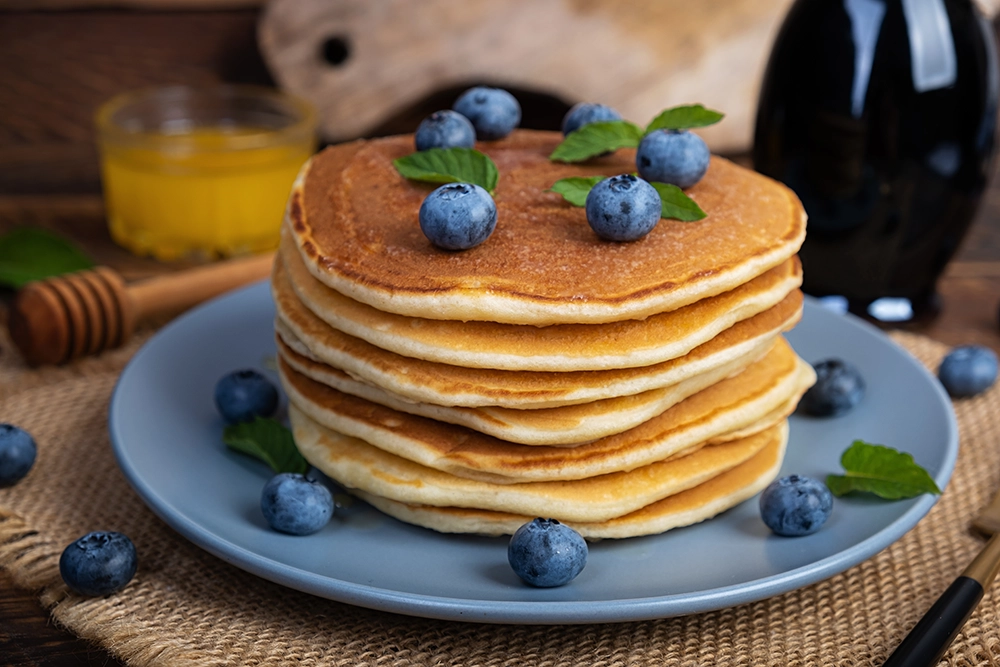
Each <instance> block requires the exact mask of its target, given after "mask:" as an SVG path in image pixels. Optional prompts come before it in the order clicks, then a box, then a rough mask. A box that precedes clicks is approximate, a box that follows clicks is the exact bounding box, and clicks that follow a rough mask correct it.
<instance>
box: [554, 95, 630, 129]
mask: <svg viewBox="0 0 1000 667" xmlns="http://www.w3.org/2000/svg"><path fill="white" fill-rule="evenodd" d="M621 119H622V115H621V114H620V113H618V112H617V111H615V110H614V109H612V108H611V107H609V106H606V105H604V104H592V103H590V102H580V103H579V104H575V105H573V107H572V108H571V109H570V110H569V111H567V112H566V115H565V116H563V122H562V132H563V135H567V134H569V133H571V132H576V131H577V130H579V129H580V128H581V127H583V126H584V125H590V124H591V123H600V122H602V121H609V120H621Z"/></svg>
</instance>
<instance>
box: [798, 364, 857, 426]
mask: <svg viewBox="0 0 1000 667" xmlns="http://www.w3.org/2000/svg"><path fill="white" fill-rule="evenodd" d="M813 369H814V370H815V371H816V384H814V385H813V386H812V387H810V388H809V390H808V391H806V393H805V394H804V395H803V396H802V400H800V401H799V407H801V408H802V411H803V412H805V413H806V414H807V415H812V416H813V417H835V416H837V415H842V414H844V413H846V412H848V411H850V410H851V409H852V408H854V406H856V405H857V404H858V403H860V402H861V399H862V398H864V396H865V381H864V378H862V377H861V372H860V371H858V369H857V368H855V367H854V365H852V364H850V363H848V362H846V361H844V360H843V359H825V360H823V361H820V362H819V363H816V364H813Z"/></svg>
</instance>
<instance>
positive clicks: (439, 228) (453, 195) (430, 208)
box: [420, 183, 497, 250]
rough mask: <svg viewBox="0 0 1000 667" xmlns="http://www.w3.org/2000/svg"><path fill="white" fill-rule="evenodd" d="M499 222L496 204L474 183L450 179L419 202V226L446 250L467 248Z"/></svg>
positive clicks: (486, 237)
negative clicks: (451, 180) (421, 202)
mask: <svg viewBox="0 0 1000 667" xmlns="http://www.w3.org/2000/svg"><path fill="white" fill-rule="evenodd" d="M496 226H497V205H496V203H495V202H494V201H493V197H491V196H490V193H488V192H487V191H486V190H484V189H483V188H481V187H479V186H478V185H473V184H472V183H448V184H446V185H442V186H441V187H439V188H437V189H436V190H434V191H433V192H431V193H430V194H429V195H427V198H426V199H424V203H423V204H421V205H420V229H421V231H423V233H424V236H426V237H427V239H428V240H429V241H430V242H431V243H433V244H434V245H436V246H438V247H439V248H444V249H445V250H468V249H469V248H473V247H475V246H477V245H479V244H480V243H482V242H483V241H485V240H486V239H488V238H489V237H490V234H492V233H493V230H494V229H495V228H496Z"/></svg>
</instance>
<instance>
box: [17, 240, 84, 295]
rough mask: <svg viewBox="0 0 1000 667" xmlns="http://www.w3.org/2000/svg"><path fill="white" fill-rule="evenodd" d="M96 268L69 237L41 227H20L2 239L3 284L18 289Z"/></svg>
mask: <svg viewBox="0 0 1000 667" xmlns="http://www.w3.org/2000/svg"><path fill="white" fill-rule="evenodd" d="M92 266H94V262H93V261H91V259H90V258H89V257H87V255H85V254H84V253H83V251H81V250H80V249H79V248H77V247H76V246H75V245H73V244H72V243H70V242H69V241H68V240H66V239H65V238H63V237H61V236H58V235H56V234H53V233H52V232H48V231H45V230H44V229H38V228H37V227H19V228H17V229H14V230H12V231H10V232H8V233H6V234H4V235H3V236H0V285H6V286H8V287H13V288H18V287H21V286H23V285H24V284H25V283H29V282H31V281H32V280H43V279H45V278H50V277H52V276H57V275H60V274H63V273H70V272H72V271H81V270H83V269H89V268H91V267H92Z"/></svg>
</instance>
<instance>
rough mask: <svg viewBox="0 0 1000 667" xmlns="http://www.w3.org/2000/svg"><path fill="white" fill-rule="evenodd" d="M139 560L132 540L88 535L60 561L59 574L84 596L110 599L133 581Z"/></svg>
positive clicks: (103, 534) (114, 535) (112, 535)
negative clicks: (105, 596)
mask: <svg viewBox="0 0 1000 667" xmlns="http://www.w3.org/2000/svg"><path fill="white" fill-rule="evenodd" d="M137 565H138V558H137V556H136V553H135V545H134V544H132V540H130V539H129V538H127V537H125V536H124V535H122V534H121V533H116V532H103V531H99V532H93V533H87V534H86V535H84V536H83V537H81V538H80V539H78V540H77V541H76V542H73V544H71V545H69V546H68V547H66V548H65V549H64V550H63V552H62V556H60V557H59V574H61V575H62V578H63V581H65V582H66V585H67V586H69V587H70V588H72V589H73V590H74V591H76V592H77V593H79V594H80V595H88V596H100V595H109V594H111V593H115V592H117V591H120V590H121V589H123V588H125V585H126V584H127V583H128V582H129V581H131V580H132V577H133V576H134V575H135V569H136V566H137Z"/></svg>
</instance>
